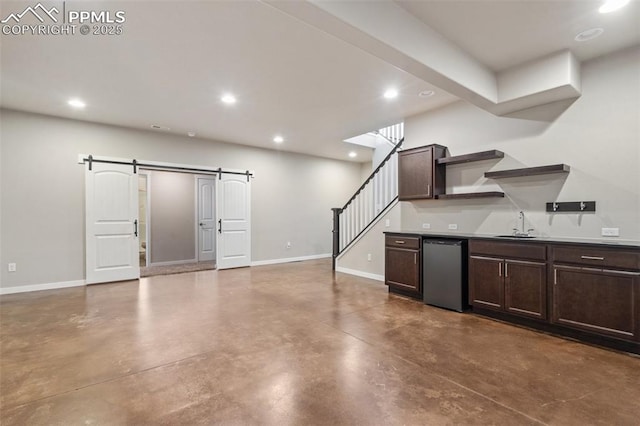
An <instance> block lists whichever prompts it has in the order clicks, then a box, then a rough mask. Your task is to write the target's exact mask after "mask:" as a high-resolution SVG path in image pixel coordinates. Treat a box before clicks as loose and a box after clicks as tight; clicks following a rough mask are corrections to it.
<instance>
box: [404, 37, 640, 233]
mask: <svg viewBox="0 0 640 426" xmlns="http://www.w3.org/2000/svg"><path fill="white" fill-rule="evenodd" d="M582 78H583V82H582V84H583V86H582V87H583V95H582V96H581V97H580V98H579V99H577V100H576V101H575V102H574V103H573V104H572V105H570V106H569V107H568V108H567V109H566V111H564V112H563V113H562V114H561V115H560V116H559V117H557V118H556V119H555V120H553V121H536V120H527V119H519V118H505V117H496V116H494V115H492V114H490V113H487V112H485V111H482V110H480V109H478V108H476V107H473V106H470V105H468V104H466V103H463V102H457V103H455V104H452V105H450V106H448V107H445V108H442V109H440V110H438V111H435V112H432V113H429V114H422V115H417V116H414V117H410V118H409V119H407V120H406V121H405V132H406V147H407V148H409V147H413V146H419V145H424V144H426V143H438V144H441V145H445V146H447V147H449V151H450V153H451V155H459V154H466V153H470V152H477V151H484V150H489V149H499V150H501V151H503V152H504V153H505V158H503V159H502V160H500V161H499V162H498V161H484V162H480V163H471V164H468V165H464V164H461V165H456V166H448V168H447V191H448V192H469V191H490V190H500V191H503V192H505V198H504V199H487V200H448V201H443V200H439V201H421V202H415V203H402V227H403V228H406V229H414V228H419V227H420V226H421V223H422V222H429V223H431V224H432V228H431V229H432V230H433V231H445V230H447V225H448V224H450V223H457V224H458V226H459V228H458V230H459V231H460V232H477V233H510V232H511V228H512V227H514V226H515V225H516V224H517V214H518V211H520V210H523V211H524V212H525V214H526V216H527V218H528V223H527V227H529V228H535V229H536V232H537V233H538V234H541V235H545V236H553V237H576V238H600V237H601V228H602V227H617V228H620V239H629V240H640V208H639V206H640V167H639V166H640V49H638V48H636V49H633V50H627V51H624V52H619V53H618V54H614V55H610V56H608V57H605V58H601V59H598V60H594V61H591V62H587V63H585V64H583V67H582ZM556 163H566V164H568V165H569V166H570V167H571V172H570V173H569V174H568V175H560V174H558V175H544V176H538V177H522V178H509V179H500V180H487V179H485V178H484V175H483V173H484V171H487V170H504V169H511V168H519V167H531V166H539V165H548V164H556ZM591 200H595V201H596V203H597V211H596V213H595V214H567V213H564V214H549V213H546V211H545V204H546V203H547V202H551V201H591Z"/></svg>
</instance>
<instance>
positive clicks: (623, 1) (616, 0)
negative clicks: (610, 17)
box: [598, 0, 629, 13]
mask: <svg viewBox="0 0 640 426" xmlns="http://www.w3.org/2000/svg"><path fill="white" fill-rule="evenodd" d="M627 4H629V0H607V1H605V2H604V4H603V5H602V6H600V9H598V12H600V13H609V12H613V11H614V10H618V9H620V8H622V7H624V6H626V5H627Z"/></svg>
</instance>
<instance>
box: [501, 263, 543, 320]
mask: <svg viewBox="0 0 640 426" xmlns="http://www.w3.org/2000/svg"><path fill="white" fill-rule="evenodd" d="M546 273H547V265H546V264H544V263H538V262H524V261H517V260H506V261H505V264H504V291H505V294H504V306H505V309H506V310H507V312H509V313H512V314H515V315H520V316H525V317H529V318H537V319H546V318H547V290H546V289H547V286H546V284H547V280H546Z"/></svg>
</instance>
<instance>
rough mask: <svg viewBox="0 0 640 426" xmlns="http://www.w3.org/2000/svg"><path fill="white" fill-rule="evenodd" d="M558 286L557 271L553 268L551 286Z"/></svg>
mask: <svg viewBox="0 0 640 426" xmlns="http://www.w3.org/2000/svg"><path fill="white" fill-rule="evenodd" d="M557 284H558V269H557V268H553V285H557Z"/></svg>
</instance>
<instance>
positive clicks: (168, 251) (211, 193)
mask: <svg viewBox="0 0 640 426" xmlns="http://www.w3.org/2000/svg"><path fill="white" fill-rule="evenodd" d="M139 175H140V177H139V182H140V184H139V199H138V201H139V218H140V225H141V226H140V228H141V231H142V230H143V229H144V230H145V233H144V234H142V232H141V233H140V267H141V269H140V276H141V277H147V276H152V275H167V274H176V273H182V272H194V271H202V270H209V269H215V268H216V226H215V225H216V206H215V200H216V197H215V183H216V180H215V176H213V175H203V174H196V173H189V172H175V171H165V170H152V169H150V170H140V173H139ZM143 218H145V219H143Z"/></svg>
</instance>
